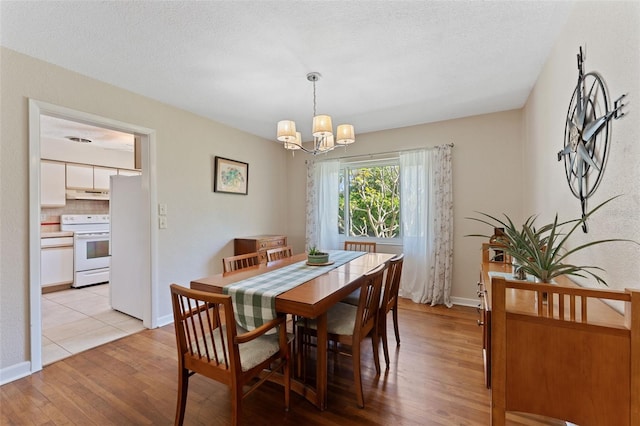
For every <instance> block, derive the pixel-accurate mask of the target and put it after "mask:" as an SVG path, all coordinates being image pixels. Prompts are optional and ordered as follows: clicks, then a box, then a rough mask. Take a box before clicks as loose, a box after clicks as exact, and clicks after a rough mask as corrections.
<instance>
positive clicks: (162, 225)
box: [158, 216, 167, 229]
mask: <svg viewBox="0 0 640 426" xmlns="http://www.w3.org/2000/svg"><path fill="white" fill-rule="evenodd" d="M158 225H159V227H160V229H167V217H166V216H158Z"/></svg>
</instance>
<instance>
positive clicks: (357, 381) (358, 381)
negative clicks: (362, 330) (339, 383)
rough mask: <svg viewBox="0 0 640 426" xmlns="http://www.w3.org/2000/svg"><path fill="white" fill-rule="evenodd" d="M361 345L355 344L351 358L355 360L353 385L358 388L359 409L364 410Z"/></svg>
mask: <svg viewBox="0 0 640 426" xmlns="http://www.w3.org/2000/svg"><path fill="white" fill-rule="evenodd" d="M360 343H361V342H353V347H352V352H351V355H352V357H351V358H352V359H353V384H354V386H355V388H356V398H357V400H358V407H360V408H364V392H363V391H362V375H361V374H360V373H361V372H360Z"/></svg>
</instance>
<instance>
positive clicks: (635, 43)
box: [524, 1, 640, 289]
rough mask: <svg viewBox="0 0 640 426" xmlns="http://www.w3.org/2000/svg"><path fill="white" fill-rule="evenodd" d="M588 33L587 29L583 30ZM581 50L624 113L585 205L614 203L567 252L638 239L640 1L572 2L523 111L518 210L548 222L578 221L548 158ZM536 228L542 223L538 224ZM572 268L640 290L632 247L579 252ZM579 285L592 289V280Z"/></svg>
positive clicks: (559, 169)
mask: <svg viewBox="0 0 640 426" xmlns="http://www.w3.org/2000/svg"><path fill="white" fill-rule="evenodd" d="M586 29H588V31H587V30H586ZM579 46H583V48H584V47H585V46H586V60H585V64H584V71H585V73H587V72H591V71H596V72H598V73H599V74H600V75H601V76H602V77H603V78H604V80H605V82H606V84H607V86H608V89H609V98H610V99H617V98H618V97H619V96H620V95H621V94H623V93H628V95H627V103H628V106H627V107H626V108H625V111H626V112H627V115H626V116H625V117H622V118H621V119H620V120H615V121H613V123H612V125H613V129H612V134H611V143H610V145H609V149H610V151H609V152H610V155H609V159H608V163H607V165H606V168H605V172H604V175H603V180H602V183H601V184H600V187H599V188H598V190H597V191H596V192H595V194H594V195H593V196H592V198H590V199H589V205H590V206H591V207H595V206H596V205H598V204H599V203H600V202H602V201H604V200H606V199H607V198H609V197H612V196H614V195H618V194H622V197H621V198H619V199H617V200H616V201H614V203H613V204H609V205H607V206H606V207H604V209H605V210H601V211H599V212H597V213H596V214H595V215H594V216H593V217H592V220H591V219H590V225H589V226H590V229H589V233H588V234H583V233H582V231H580V232H578V233H577V234H576V237H577V238H575V239H574V240H573V241H572V246H576V245H578V244H581V243H584V242H587V241H591V240H595V239H603V238H630V239H633V240H635V241H640V214H639V213H638V211H639V209H640V189H639V188H640V186H639V183H640V143H639V142H640V77H639V76H640V3H639V2H582V1H581V2H578V3H577V4H576V5H575V6H574V9H573V11H572V13H571V15H570V17H569V20H568V22H567V24H566V26H565V28H564V30H563V31H562V33H561V34H560V36H559V38H558V41H557V43H556V45H555V48H554V49H553V51H552V52H551V54H550V55H549V58H548V60H547V62H546V64H545V66H544V68H543V70H542V73H541V74H540V76H539V78H538V81H537V83H536V85H535V87H534V89H533V91H532V92H531V95H530V97H529V100H528V101H527V104H526V107H525V109H524V129H525V136H526V137H525V140H526V142H525V146H524V157H525V161H524V165H525V172H526V173H525V176H526V180H525V191H524V193H525V194H526V196H525V198H524V208H525V212H526V213H527V214H534V213H540V214H541V219H543V218H546V219H549V218H551V216H552V215H553V214H555V213H556V212H558V214H559V216H560V218H564V219H571V218H576V217H579V216H580V203H579V200H578V199H576V198H575V197H574V196H573V195H572V194H571V191H570V190H569V187H568V185H567V182H566V179H565V175H564V165H563V163H562V162H560V163H559V162H558V161H557V158H556V153H557V152H558V151H560V150H561V149H562V147H563V135H564V127H565V117H566V114H567V108H568V104H569V101H570V99H571V95H572V93H573V90H574V87H575V84H576V81H577V77H578V69H577V61H576V55H577V53H578V48H579ZM541 223H542V222H541ZM572 263H576V264H585V265H596V266H600V267H602V268H604V269H606V273H604V274H603V277H604V278H605V279H606V280H607V282H608V284H609V287H612V288H618V289H623V288H625V287H636V288H637V287H640V280H638V277H639V276H640V249H639V248H638V246H635V245H633V244H628V243H627V244H625V243H612V244H607V245H600V246H594V247H590V248H587V249H586V250H585V251H584V252H582V253H581V254H576V256H574V258H573V259H572ZM581 283H582V284H583V285H588V286H594V285H595V283H594V282H593V280H589V281H584V280H582V281H581Z"/></svg>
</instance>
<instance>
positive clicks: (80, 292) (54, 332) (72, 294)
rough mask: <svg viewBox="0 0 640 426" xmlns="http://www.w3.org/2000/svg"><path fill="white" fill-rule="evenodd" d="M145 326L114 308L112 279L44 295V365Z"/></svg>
mask: <svg viewBox="0 0 640 426" xmlns="http://www.w3.org/2000/svg"><path fill="white" fill-rule="evenodd" d="M141 330H144V326H143V325H142V320H139V319H137V318H133V317H130V316H129V315H126V314H123V313H121V312H118V311H115V310H113V309H111V306H110V304H109V283H105V284H96V285H91V286H86V287H81V288H69V289H66V290H61V291H55V292H51V293H44V294H43V295H42V365H43V366H47V365H49V364H51V363H54V362H56V361H59V360H61V359H64V358H67V357H69V356H71V355H73V354H77V353H79V352H82V351H85V350H87V349H90V348H94V347H96V346H99V345H102V344H104V343H107V342H111V341H113V340H116V339H119V338H121V337H124V336H128V335H130V334H133V333H137V332H138V331H141Z"/></svg>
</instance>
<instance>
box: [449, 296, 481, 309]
mask: <svg viewBox="0 0 640 426" xmlns="http://www.w3.org/2000/svg"><path fill="white" fill-rule="evenodd" d="M451 303H453V304H454V305H461V306H471V307H472V308H477V307H478V303H480V301H479V300H478V299H467V298H464V297H452V298H451Z"/></svg>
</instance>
